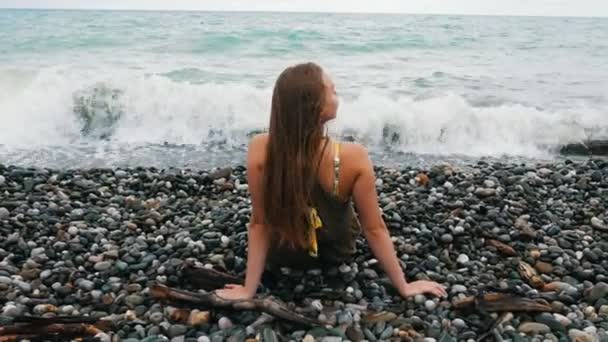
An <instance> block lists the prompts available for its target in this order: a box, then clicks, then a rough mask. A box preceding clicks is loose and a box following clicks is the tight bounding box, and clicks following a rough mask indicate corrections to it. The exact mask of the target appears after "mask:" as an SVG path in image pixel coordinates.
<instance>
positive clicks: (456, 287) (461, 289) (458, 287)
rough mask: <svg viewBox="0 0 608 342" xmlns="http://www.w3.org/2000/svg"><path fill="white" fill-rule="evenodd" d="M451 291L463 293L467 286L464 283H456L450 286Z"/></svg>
mask: <svg viewBox="0 0 608 342" xmlns="http://www.w3.org/2000/svg"><path fill="white" fill-rule="evenodd" d="M451 291H452V292H453V293H465V292H467V287H466V286H464V285H459V284H457V285H454V286H452V288H451Z"/></svg>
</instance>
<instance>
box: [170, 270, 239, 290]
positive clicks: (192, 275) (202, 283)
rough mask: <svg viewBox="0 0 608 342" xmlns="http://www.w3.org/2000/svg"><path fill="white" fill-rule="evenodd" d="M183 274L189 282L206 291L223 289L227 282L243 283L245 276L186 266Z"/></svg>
mask: <svg viewBox="0 0 608 342" xmlns="http://www.w3.org/2000/svg"><path fill="white" fill-rule="evenodd" d="M182 275H183V277H184V278H185V279H186V280H187V281H188V283H190V284H192V285H194V286H195V287H196V288H198V289H203V290H205V291H213V290H217V289H221V288H223V287H224V286H226V285H227V284H243V278H240V277H235V276H233V275H231V274H227V273H223V272H219V271H216V270H213V269H210V268H200V267H185V268H184V269H183V270H182Z"/></svg>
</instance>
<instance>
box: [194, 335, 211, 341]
mask: <svg viewBox="0 0 608 342" xmlns="http://www.w3.org/2000/svg"><path fill="white" fill-rule="evenodd" d="M196 342H211V340H210V339H209V337H207V336H200V337H199V338H197V339H196Z"/></svg>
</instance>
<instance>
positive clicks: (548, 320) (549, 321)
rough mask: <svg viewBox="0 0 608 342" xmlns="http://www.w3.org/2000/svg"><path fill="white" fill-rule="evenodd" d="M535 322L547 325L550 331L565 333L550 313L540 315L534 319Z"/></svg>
mask: <svg viewBox="0 0 608 342" xmlns="http://www.w3.org/2000/svg"><path fill="white" fill-rule="evenodd" d="M534 319H535V320H536V322H538V323H542V324H545V325H547V326H548V327H549V328H550V329H551V331H562V332H565V331H566V330H565V328H564V326H563V325H562V324H561V323H560V322H559V321H558V320H557V319H555V317H554V316H553V315H552V314H550V313H546V312H545V313H541V314H539V315H537V316H536V317H535V318H534Z"/></svg>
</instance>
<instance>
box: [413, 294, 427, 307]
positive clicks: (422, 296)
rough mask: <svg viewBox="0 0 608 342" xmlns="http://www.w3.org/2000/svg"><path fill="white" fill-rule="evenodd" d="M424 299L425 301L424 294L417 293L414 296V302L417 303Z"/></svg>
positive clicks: (419, 303) (422, 301) (422, 302)
mask: <svg viewBox="0 0 608 342" xmlns="http://www.w3.org/2000/svg"><path fill="white" fill-rule="evenodd" d="M425 301H426V297H425V296H424V295H421V294H417V295H416V296H414V303H416V304H418V305H422V304H424V302H425Z"/></svg>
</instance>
